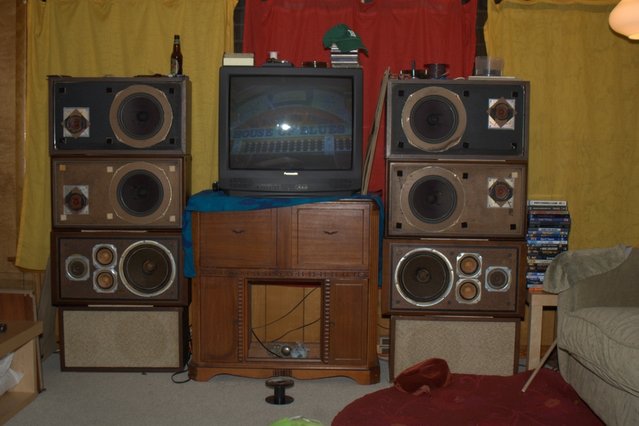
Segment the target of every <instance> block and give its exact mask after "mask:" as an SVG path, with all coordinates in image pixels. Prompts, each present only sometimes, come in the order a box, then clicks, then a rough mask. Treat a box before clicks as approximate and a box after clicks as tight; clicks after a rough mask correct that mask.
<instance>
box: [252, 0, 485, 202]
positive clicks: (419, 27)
mask: <svg viewBox="0 0 639 426" xmlns="http://www.w3.org/2000/svg"><path fill="white" fill-rule="evenodd" d="M476 15H477V0H468V1H467V2H465V3H464V2H463V0H246V4H245V18H244V39H243V49H244V51H245V52H253V53H254V54H255V63H256V65H260V64H261V63H263V62H264V61H266V58H267V57H268V52H269V51H277V52H278V58H279V59H286V60H288V61H290V62H292V63H293V64H295V65H296V66H301V64H302V62H304V61H312V60H316V61H325V62H327V63H329V64H330V52H329V50H328V49H325V48H324V45H323V44H322V37H323V36H324V34H325V33H326V31H328V30H329V29H330V28H331V27H333V26H335V25H336V24H339V23H343V24H346V25H347V26H348V27H349V28H351V29H352V30H353V31H355V33H357V35H358V36H359V37H360V38H361V39H362V42H363V43H364V45H365V46H366V48H367V49H368V55H366V54H365V53H364V52H360V54H359V61H360V65H361V66H362V68H363V71H364V128H363V135H364V140H365V141H367V140H368V135H369V133H370V131H371V125H372V123H373V120H374V118H375V117H374V115H375V109H376V107H377V102H378V96H379V89H380V84H381V81H382V77H383V75H384V71H385V70H386V68H389V67H390V69H391V73H392V74H397V73H398V72H399V70H401V69H409V68H410V67H411V63H412V61H415V64H416V67H417V68H423V67H424V64H427V63H445V64H448V65H449V74H448V77H449V78H456V77H466V76H469V75H471V74H472V69H473V62H474V58H475V43H476V36H475V25H476ZM382 117H383V116H382ZM385 127H386V126H385V123H384V119H383V118H382V123H380V126H379V133H378V139H377V149H376V152H375V156H374V161H373V171H372V174H371V178H370V183H369V192H382V191H383V189H384V185H385V166H384V139H385V138H384V135H385ZM366 149H367V147H364V153H365V152H366Z"/></svg>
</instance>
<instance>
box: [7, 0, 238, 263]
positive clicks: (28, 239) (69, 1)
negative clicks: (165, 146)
mask: <svg viewBox="0 0 639 426" xmlns="http://www.w3.org/2000/svg"><path fill="white" fill-rule="evenodd" d="M236 2H237V0H216V1H210V0H82V1H78V0H47V1H46V2H43V1H40V0H31V1H29V5H28V30H27V31H28V42H27V43H28V48H27V50H28V60H27V92H28V94H27V118H26V120H27V123H26V128H27V134H26V146H25V162H26V176H25V187H24V193H23V203H22V211H21V216H20V230H19V237H18V248H17V259H16V264H17V265H18V266H20V267H22V268H27V269H36V270H42V269H44V268H45V266H46V261H47V257H48V255H49V231H50V228H51V207H50V203H51V197H50V176H49V153H48V147H49V141H48V119H49V116H48V91H47V88H48V82H47V76H48V75H70V76H74V77H84V76H105V75H112V76H125V77H126V76H135V75H152V74H156V73H157V74H167V73H168V72H169V57H170V54H171V48H172V42H173V34H180V36H181V41H182V53H183V55H184V73H185V74H186V75H188V76H189V79H190V81H191V108H190V115H191V133H190V134H191V138H190V143H191V156H192V160H191V192H192V193H195V192H198V191H201V190H203V189H206V188H210V186H211V183H212V182H213V181H215V180H216V179H217V93H218V85H217V82H218V81H217V73H218V68H219V66H220V65H221V63H222V54H223V52H224V51H232V50H233V10H234V7H235V4H236Z"/></svg>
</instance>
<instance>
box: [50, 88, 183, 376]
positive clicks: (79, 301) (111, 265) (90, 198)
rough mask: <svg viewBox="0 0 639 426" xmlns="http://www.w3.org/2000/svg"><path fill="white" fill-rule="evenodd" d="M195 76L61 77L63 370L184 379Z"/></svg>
mask: <svg viewBox="0 0 639 426" xmlns="http://www.w3.org/2000/svg"><path fill="white" fill-rule="evenodd" d="M188 100H189V79H188V77H186V76H179V77H159V76H158V77H155V76H153V77H130V78H128V77H104V78H99V77H87V78H74V77H50V78H49V109H50V110H49V119H50V122H49V129H50V141H49V154H50V161H51V200H52V202H51V204H52V206H51V211H52V225H53V226H52V232H51V270H52V302H53V304H54V305H55V306H58V307H59V309H58V312H59V324H60V337H61V366H62V369H64V370H78V371H81V370H117V371H151V370H166V371H178V370H180V369H181V368H182V367H183V366H184V364H185V362H186V359H185V358H186V353H187V348H186V346H187V339H188V318H187V315H188V314H187V307H188V304H189V297H190V295H189V283H188V280H186V279H185V278H184V276H183V274H182V270H183V268H182V262H183V259H182V256H183V254H182V238H181V231H182V211H183V208H184V205H185V201H186V197H187V193H188V188H189V185H188V176H189V171H188V167H189V152H188Z"/></svg>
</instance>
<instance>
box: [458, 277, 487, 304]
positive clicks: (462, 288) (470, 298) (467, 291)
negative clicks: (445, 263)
mask: <svg viewBox="0 0 639 426" xmlns="http://www.w3.org/2000/svg"><path fill="white" fill-rule="evenodd" d="M480 295H481V286H480V285H479V283H478V282H477V281H475V280H463V281H461V282H459V283H457V295H456V296H457V301H458V302H459V303H477V302H479V298H480Z"/></svg>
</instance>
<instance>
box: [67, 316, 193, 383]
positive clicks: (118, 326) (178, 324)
mask: <svg viewBox="0 0 639 426" xmlns="http://www.w3.org/2000/svg"><path fill="white" fill-rule="evenodd" d="M185 315H186V314H185V309H184V308H179V307H167V308H144V307H135V308H132V307H131V308H125V307H116V308H113V307H64V308H60V310H59V320H60V335H61V342H62V345H61V352H60V354H61V359H60V362H61V368H62V370H72V371H94V370H107V371H179V370H181V369H182V368H183V367H184V364H185V362H186V360H185V356H184V354H185V351H186V349H185V347H186V336H187V335H188V332H187V330H186V324H187V322H186V321H185Z"/></svg>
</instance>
